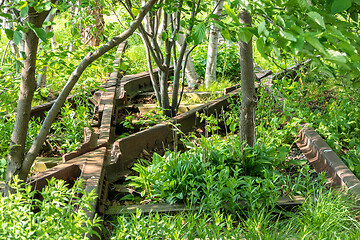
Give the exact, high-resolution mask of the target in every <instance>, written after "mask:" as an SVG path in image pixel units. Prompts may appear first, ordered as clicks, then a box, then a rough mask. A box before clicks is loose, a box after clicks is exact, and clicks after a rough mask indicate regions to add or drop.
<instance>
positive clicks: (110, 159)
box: [29, 43, 360, 218]
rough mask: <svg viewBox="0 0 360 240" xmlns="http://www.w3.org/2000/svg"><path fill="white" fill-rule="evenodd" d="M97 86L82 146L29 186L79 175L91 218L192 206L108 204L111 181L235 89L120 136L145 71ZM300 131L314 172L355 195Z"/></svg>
mask: <svg viewBox="0 0 360 240" xmlns="http://www.w3.org/2000/svg"><path fill="white" fill-rule="evenodd" d="M124 50H125V44H124V43H123V44H120V46H119V48H118V49H117V52H116V58H115V60H114V62H113V65H114V68H115V69H116V68H117V67H118V66H119V65H120V64H121V55H122V54H123V52H124ZM155 75H156V74H155ZM264 76H265V75H264ZM271 77H272V75H269V74H268V73H266V79H267V80H271ZM259 78H262V77H259ZM237 87H238V86H237ZM101 88H102V89H105V90H104V91H97V92H95V93H94V95H93V97H92V98H91V99H90V100H89V101H90V102H91V103H92V104H93V106H94V121H93V123H92V130H90V129H85V130H84V131H85V140H84V143H83V144H82V145H81V147H80V148H79V149H78V150H76V151H74V152H71V153H68V154H65V155H64V156H63V157H62V163H60V164H58V165H56V166H54V167H52V168H50V169H48V170H45V171H42V172H40V173H38V174H36V175H34V176H32V177H31V178H29V183H30V184H31V185H32V186H33V187H34V189H37V190H41V189H42V188H43V187H44V186H45V185H46V184H47V180H48V179H50V178H52V177H54V178H57V179H62V180H65V181H66V182H67V183H69V184H70V185H71V184H73V183H74V181H75V180H76V179H77V178H79V177H81V178H83V179H84V184H83V186H84V188H85V192H86V193H89V192H91V191H93V190H94V191H95V193H96V194H97V196H98V198H97V200H96V202H95V203H94V205H93V209H94V211H89V212H88V216H89V217H91V218H93V217H94V215H95V213H98V214H100V215H112V214H119V213H121V212H123V211H128V212H133V211H134V209H136V208H141V209H142V210H143V211H144V212H149V211H159V212H161V211H165V212H169V211H187V210H191V209H189V208H187V207H186V206H184V205H182V204H176V205H169V204H158V205H157V204H154V205H151V206H139V205H131V206H107V199H108V194H109V189H110V185H111V184H115V183H117V182H119V180H120V182H121V181H123V180H124V179H125V178H126V176H127V175H128V174H129V172H130V170H129V169H130V168H131V166H132V165H133V163H134V161H135V160H136V159H137V158H139V156H141V155H143V154H144V152H145V153H146V154H149V153H152V152H154V151H156V150H158V149H163V148H164V147H171V146H173V145H174V141H177V134H176V131H174V130H173V126H176V127H177V128H178V130H180V131H181V132H184V133H187V132H191V131H193V130H194V129H197V128H199V127H201V125H202V124H203V123H201V121H200V117H199V116H198V115H199V113H205V114H208V115H210V114H214V113H221V112H222V111H224V110H226V109H227V107H228V106H229V101H228V99H229V98H238V97H239V95H238V90H237V88H236V87H234V88H229V89H225V91H224V95H223V96H221V97H219V98H217V99H216V100H213V101H210V102H207V103H205V104H201V105H196V106H193V107H189V108H188V109H186V110H189V109H190V110H189V111H186V112H184V113H181V114H179V115H177V116H176V117H173V118H172V119H170V120H169V121H167V122H160V123H158V124H156V125H154V126H152V127H149V128H147V129H145V130H142V131H139V132H136V133H134V134H131V135H129V136H127V137H124V138H119V139H117V122H118V117H119V112H120V111H122V109H124V108H127V107H129V106H130V105H131V107H135V108H136V107H138V106H134V105H133V104H131V103H129V102H131V101H130V100H131V99H133V98H135V97H139V96H140V97H144V96H145V97H146V96H148V95H149V94H147V92H151V91H152V85H151V80H150V76H149V73H147V72H144V73H139V74H135V75H125V76H123V75H122V74H121V73H120V71H115V72H113V73H112V74H111V75H110V77H109V79H108V81H107V82H106V83H105V84H104V85H103V86H101ZM51 104H52V103H51V102H50V103H47V104H43V105H40V106H37V107H34V108H33V110H32V114H33V116H34V117H40V118H42V117H43V116H45V111H48V110H49V108H50V107H51ZM299 136H300V138H299V141H298V143H297V145H298V146H299V148H300V149H301V151H302V152H303V153H304V154H305V156H306V157H307V158H308V159H309V161H310V162H311V163H312V164H313V165H314V167H315V169H316V170H317V171H322V170H325V171H327V173H328V177H329V178H330V179H331V180H332V184H333V185H340V186H344V187H346V188H347V189H350V190H351V191H352V192H353V193H354V194H355V195H356V196H360V181H359V180H358V179H357V178H356V177H355V176H354V174H352V173H351V171H350V170H349V169H348V168H347V167H346V166H345V164H344V163H343V162H342V161H341V160H340V159H339V158H338V157H337V156H336V154H335V153H334V152H333V151H332V150H331V148H330V147H329V146H328V145H327V144H326V143H325V142H324V140H322V139H321V137H320V136H319V135H318V134H317V133H316V132H315V131H314V130H313V129H311V128H302V129H301V130H300V134H299ZM125 191H126V190H125ZM301 202H302V199H296V198H295V199H280V200H279V201H278V204H279V205H294V204H299V203H301Z"/></svg>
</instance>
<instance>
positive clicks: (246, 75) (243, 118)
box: [239, 10, 257, 147]
mask: <svg viewBox="0 0 360 240" xmlns="http://www.w3.org/2000/svg"><path fill="white" fill-rule="evenodd" d="M239 20H240V23H243V24H245V25H246V26H247V27H251V21H252V19H251V16H250V14H249V13H248V12H247V11H246V10H241V12H240V15H239ZM240 65H241V109H240V140H241V141H245V142H246V143H247V144H248V145H249V146H251V147H253V146H254V144H255V108H256V103H257V96H256V92H255V84H254V64H253V51H252V39H251V40H250V41H249V43H246V42H244V41H242V40H240Z"/></svg>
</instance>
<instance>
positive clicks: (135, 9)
mask: <svg viewBox="0 0 360 240" xmlns="http://www.w3.org/2000/svg"><path fill="white" fill-rule="evenodd" d="M131 12H132V14H134V16H135V17H136V16H137V15H138V14H139V12H140V9H139V8H131Z"/></svg>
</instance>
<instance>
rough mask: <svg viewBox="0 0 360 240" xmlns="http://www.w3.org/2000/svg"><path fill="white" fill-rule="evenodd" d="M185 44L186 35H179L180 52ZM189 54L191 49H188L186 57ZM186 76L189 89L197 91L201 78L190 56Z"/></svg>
mask: <svg viewBox="0 0 360 240" xmlns="http://www.w3.org/2000/svg"><path fill="white" fill-rule="evenodd" d="M184 43H185V38H184V35H183V34H179V35H178V40H177V41H176V46H177V48H178V50H179V51H180V50H181V47H182V46H183V45H184ZM188 53H189V49H188V47H186V48H185V54H184V55H185V56H186V55H187V54H188ZM182 64H185V62H183V63H182ZM183 74H184V73H183ZM185 76H186V80H187V83H188V87H189V88H191V89H195V88H196V87H197V85H198V81H199V79H200V77H199V75H198V74H197V72H196V70H195V67H194V64H193V62H192V59H191V57H190V56H189V57H188V58H187V61H186V67H185Z"/></svg>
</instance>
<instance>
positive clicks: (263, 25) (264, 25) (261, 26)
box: [258, 21, 266, 35]
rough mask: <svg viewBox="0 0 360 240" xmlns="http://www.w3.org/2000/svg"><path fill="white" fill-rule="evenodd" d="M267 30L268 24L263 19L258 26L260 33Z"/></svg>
mask: <svg viewBox="0 0 360 240" xmlns="http://www.w3.org/2000/svg"><path fill="white" fill-rule="evenodd" d="M265 30H266V24H265V21H262V22H261V23H260V24H259V26H258V33H259V35H260V34H261V33H263V32H264V31H265Z"/></svg>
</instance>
